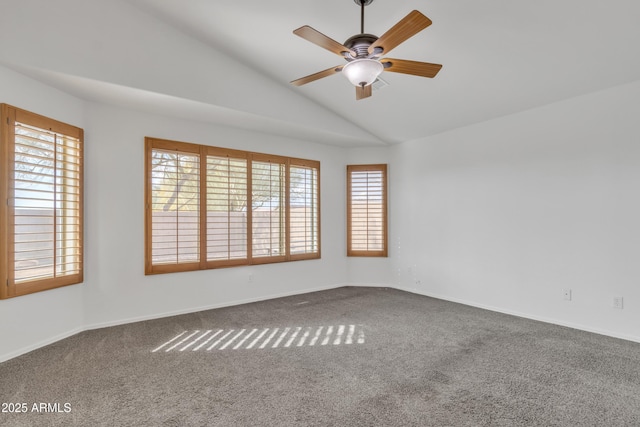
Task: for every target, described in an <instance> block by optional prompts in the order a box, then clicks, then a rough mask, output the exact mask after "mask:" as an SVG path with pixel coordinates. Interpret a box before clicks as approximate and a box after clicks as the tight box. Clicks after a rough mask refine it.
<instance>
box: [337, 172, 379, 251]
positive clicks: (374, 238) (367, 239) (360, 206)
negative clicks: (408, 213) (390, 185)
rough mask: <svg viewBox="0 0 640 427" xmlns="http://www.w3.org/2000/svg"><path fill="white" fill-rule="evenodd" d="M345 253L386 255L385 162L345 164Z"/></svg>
mask: <svg viewBox="0 0 640 427" xmlns="http://www.w3.org/2000/svg"><path fill="white" fill-rule="evenodd" d="M347 256H371V257H386V256H387V165H349V166H347Z"/></svg>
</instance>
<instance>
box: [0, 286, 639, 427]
mask: <svg viewBox="0 0 640 427" xmlns="http://www.w3.org/2000/svg"><path fill="white" fill-rule="evenodd" d="M0 401H1V402H2V403H3V409H4V410H10V409H12V408H13V410H15V409H16V406H15V404H22V403H25V404H26V408H25V409H26V413H7V412H3V413H0V425H2V426H456V427H457V426H510V427H511V426H607V427H609V426H640V344H637V343H632V342H627V341H623V340H617V339H613V338H608V337H604V336H599V335H595V334H590V333H586V332H580V331H576V330H572V329H568V328H563V327H559V326H554V325H549V324H545V323H539V322H534V321H530V320H526V319H521V318H517V317H512V316H507V315H503V314H498V313H493V312H489V311H484V310H480V309H476V308H472V307H468V306H464V305H459V304H454V303H449V302H445V301H441V300H436V299H432V298H427V297H423V296H418V295H414V294H409V293H405V292H401V291H397V290H391V289H378V288H340V289H335V290H330V291H324V292H316V293H312V294H306V295H300V296H295V297H288V298H280V299H275V300H270V301H265V302H259V303H254V304H247V305H243V306H237V307H229V308H224V309H217V310H210V311H206V312H200V313H194V314H189V315H183V316H176V317H171V318H165V319H160V320H153V321H147V322H140V323H135V324H129V325H124V326H118V327H113V328H105V329H100V330H95V331H87V332H83V333H81V334H78V335H76V336H73V337H71V338H68V339H65V340H63V341H60V342H58V343H55V344H53V345H50V346H47V347H45V348H42V349H39V350H36V351H33V352H31V353H29V354H26V355H24V356H21V357H18V358H15V359H12V360H9V361H7V362H5V363H2V364H0ZM42 403H44V405H41V404H42ZM10 404H13V406H12V407H10ZM34 404H35V406H34Z"/></svg>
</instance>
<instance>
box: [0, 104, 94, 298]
mask: <svg viewBox="0 0 640 427" xmlns="http://www.w3.org/2000/svg"><path fill="white" fill-rule="evenodd" d="M2 111H3V122H4V123H3V125H5V124H6V125H7V126H8V129H6V131H5V132H3V137H4V138H3V146H4V147H6V148H7V151H6V152H7V153H8V156H7V159H6V163H3V168H4V165H6V166H7V169H6V172H7V175H3V177H2V181H4V180H5V179H6V180H7V181H6V182H8V185H7V188H8V194H7V210H6V211H2V213H3V216H4V215H6V217H7V221H6V227H7V230H6V233H4V232H3V234H4V236H3V238H2V247H3V250H2V253H3V256H2V257H3V258H5V257H6V261H3V265H4V264H5V263H6V266H7V268H6V270H7V272H6V282H7V285H8V290H5V292H0V296H2V297H11V296H18V295H23V294H27V293H31V292H37V291H40V290H45V289H51V288H55V287H58V286H64V285H69V284H75V283H80V282H82V279H83V225H82V224H83V221H82V215H83V206H82V204H83V202H82V199H83V197H82V192H83V170H82V165H83V140H82V138H83V132H82V129H79V128H76V127H74V126H70V125H66V124H64V123H60V122H57V121H55V120H51V119H47V118H45V117H42V116H39V115H36V114H33V113H29V112H27V111H23V110H20V109H16V108H14V107H10V106H7V105H3V109H2Z"/></svg>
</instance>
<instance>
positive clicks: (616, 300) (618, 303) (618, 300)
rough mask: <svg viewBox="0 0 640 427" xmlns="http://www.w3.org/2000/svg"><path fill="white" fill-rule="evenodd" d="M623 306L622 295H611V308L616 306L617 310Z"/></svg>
mask: <svg viewBox="0 0 640 427" xmlns="http://www.w3.org/2000/svg"><path fill="white" fill-rule="evenodd" d="M622 307H623V298H622V297H613V308H617V309H618V310H622Z"/></svg>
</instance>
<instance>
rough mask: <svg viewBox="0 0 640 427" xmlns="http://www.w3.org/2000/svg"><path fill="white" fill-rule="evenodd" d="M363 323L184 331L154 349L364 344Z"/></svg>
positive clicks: (244, 348) (167, 350)
mask: <svg viewBox="0 0 640 427" xmlns="http://www.w3.org/2000/svg"><path fill="white" fill-rule="evenodd" d="M364 338H365V337H364V331H363V329H362V325H336V326H290V327H282V328H263V329H259V328H253V329H250V328H245V329H229V330H224V329H208V330H199V329H198V330H195V331H183V332H181V333H179V334H177V335H176V336H174V337H173V338H171V339H170V340H168V341H166V342H165V343H163V344H162V345H160V346H158V347H156V348H155V349H153V350H152V351H151V352H152V353H156V352H158V351H164V352H170V351H187V350H190V351H199V350H202V351H213V350H251V349H257V350H262V349H268V348H293V347H313V346H327V345H333V346H339V345H352V344H364Z"/></svg>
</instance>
